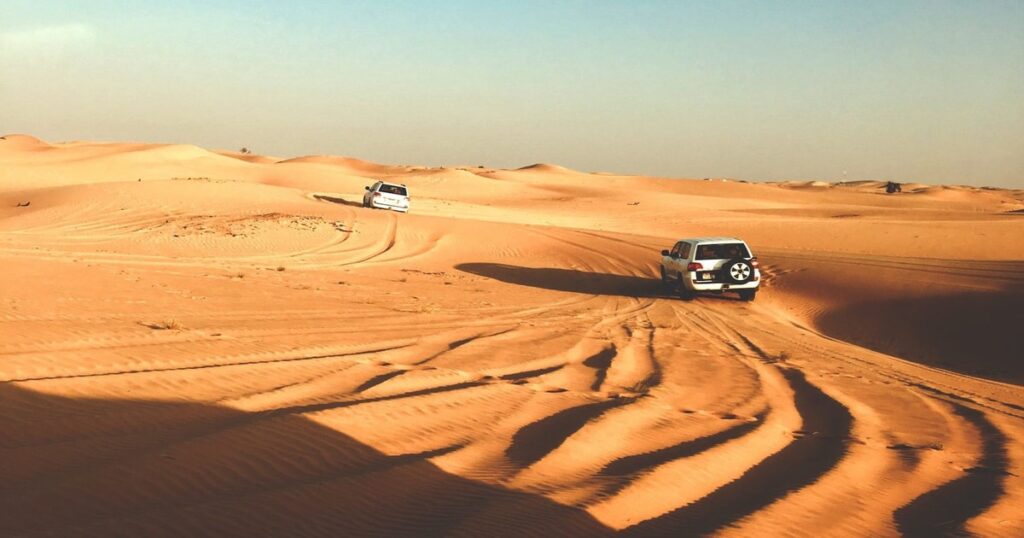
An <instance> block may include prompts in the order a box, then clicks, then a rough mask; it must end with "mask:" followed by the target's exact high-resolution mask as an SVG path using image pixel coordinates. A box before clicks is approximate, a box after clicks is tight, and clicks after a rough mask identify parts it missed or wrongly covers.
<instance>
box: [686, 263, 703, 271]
mask: <svg viewBox="0 0 1024 538" xmlns="http://www.w3.org/2000/svg"><path fill="white" fill-rule="evenodd" d="M703 268H704V266H703V265H701V264H699V263H697V262H690V263H689V264H688V265H687V266H686V270H687V271H700V270H701V269H703Z"/></svg>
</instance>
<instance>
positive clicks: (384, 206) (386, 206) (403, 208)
mask: <svg viewBox="0 0 1024 538" xmlns="http://www.w3.org/2000/svg"><path fill="white" fill-rule="evenodd" d="M370 205H371V206H372V207H375V208H377V209H390V210H392V211H400V212H402V213H406V212H408V211H409V206H407V205H391V204H386V203H383V202H378V201H376V200H371V201H370Z"/></svg>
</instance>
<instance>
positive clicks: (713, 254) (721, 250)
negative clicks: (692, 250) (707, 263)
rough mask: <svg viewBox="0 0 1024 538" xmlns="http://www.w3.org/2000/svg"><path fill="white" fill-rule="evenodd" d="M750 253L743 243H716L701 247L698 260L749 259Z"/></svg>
mask: <svg viewBox="0 0 1024 538" xmlns="http://www.w3.org/2000/svg"><path fill="white" fill-rule="evenodd" d="M749 257H750V251H748V250H747V246H746V245H744V244H743V243H716V244H711V245H699V246H698V247H697V257H696V258H695V259H697V260H726V259H731V258H749Z"/></svg>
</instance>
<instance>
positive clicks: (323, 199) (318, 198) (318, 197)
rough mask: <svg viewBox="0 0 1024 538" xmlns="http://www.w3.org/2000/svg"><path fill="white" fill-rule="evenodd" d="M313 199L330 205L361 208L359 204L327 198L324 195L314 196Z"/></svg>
mask: <svg viewBox="0 0 1024 538" xmlns="http://www.w3.org/2000/svg"><path fill="white" fill-rule="evenodd" d="M313 198H316V199H317V200H320V201H321V202H330V203H332V204H341V205H347V206H352V207H363V204H362V203H361V202H352V201H349V200H346V199H344V198H339V197H337V196H327V195H326V194H314V195H313Z"/></svg>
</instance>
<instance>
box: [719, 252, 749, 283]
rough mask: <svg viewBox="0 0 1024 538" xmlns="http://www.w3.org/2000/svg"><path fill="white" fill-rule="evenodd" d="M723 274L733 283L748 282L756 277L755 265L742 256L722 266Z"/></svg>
mask: <svg viewBox="0 0 1024 538" xmlns="http://www.w3.org/2000/svg"><path fill="white" fill-rule="evenodd" d="M722 274H723V275H725V278H726V279H728V280H729V282H731V283H733V284H746V283H747V282H750V279H751V278H754V267H753V266H751V265H750V262H748V261H747V260H744V259H742V258H741V259H736V260H731V261H729V262H727V263H726V264H725V265H724V266H723V267H722Z"/></svg>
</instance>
